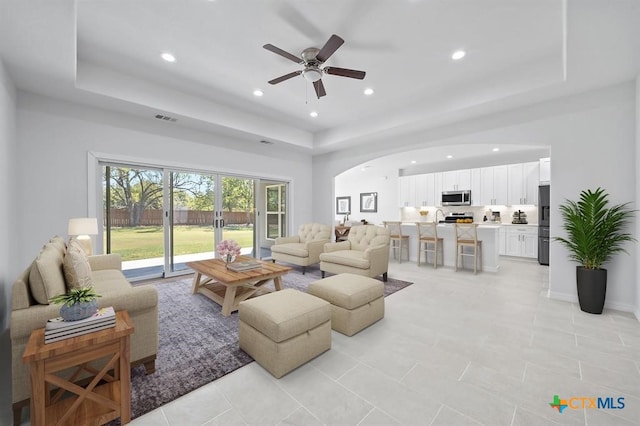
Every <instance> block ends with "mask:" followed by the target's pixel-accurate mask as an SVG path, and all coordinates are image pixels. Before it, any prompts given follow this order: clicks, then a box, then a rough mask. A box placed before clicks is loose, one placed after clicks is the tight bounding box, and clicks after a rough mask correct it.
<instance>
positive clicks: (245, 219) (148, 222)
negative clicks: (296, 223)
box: [104, 209, 253, 227]
mask: <svg viewBox="0 0 640 426" xmlns="http://www.w3.org/2000/svg"><path fill="white" fill-rule="evenodd" d="M104 213H105V215H104V218H105V221H106V220H107V219H106V218H107V215H106V211H105V212H104ZM162 215H163V213H162V210H158V209H154V210H150V209H148V210H145V211H144V212H142V217H141V219H140V223H139V224H137V226H162ZM222 218H223V219H224V222H225V225H246V224H248V223H253V213H248V214H247V213H246V212H222ZM173 222H174V223H175V224H176V225H194V226H203V225H212V224H213V212H212V211H205V210H176V211H174V212H173ZM111 226H116V227H127V226H133V224H132V222H131V217H130V214H129V210H126V209H111Z"/></svg>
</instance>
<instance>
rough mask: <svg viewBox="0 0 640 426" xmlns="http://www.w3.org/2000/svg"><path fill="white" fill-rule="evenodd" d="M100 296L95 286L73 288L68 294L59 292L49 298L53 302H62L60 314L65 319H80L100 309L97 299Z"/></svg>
mask: <svg viewBox="0 0 640 426" xmlns="http://www.w3.org/2000/svg"><path fill="white" fill-rule="evenodd" d="M98 297H102V296H100V295H99V294H98V293H96V291H95V289H94V288H93V286H87V287H78V288H72V289H71V290H69V292H68V293H66V294H59V295H57V296H54V297H52V298H51V299H49V301H50V302H51V303H56V304H60V303H62V306H61V307H60V316H61V317H62V318H63V319H64V320H65V321H78V320H81V319H84V318H88V317H90V316H91V315H93V314H95V313H96V312H97V311H98V302H97V301H96V299H97V298H98Z"/></svg>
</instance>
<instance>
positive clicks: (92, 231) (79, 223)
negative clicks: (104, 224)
mask: <svg viewBox="0 0 640 426" xmlns="http://www.w3.org/2000/svg"><path fill="white" fill-rule="evenodd" d="M67 234H69V235H98V219H96V218H95V217H77V218H73V219H69V229H68V230H67Z"/></svg>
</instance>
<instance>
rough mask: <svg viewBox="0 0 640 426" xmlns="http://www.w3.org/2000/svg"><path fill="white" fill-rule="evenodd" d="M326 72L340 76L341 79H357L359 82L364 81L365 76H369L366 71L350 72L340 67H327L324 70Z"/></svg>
mask: <svg viewBox="0 0 640 426" xmlns="http://www.w3.org/2000/svg"><path fill="white" fill-rule="evenodd" d="M324 72H326V73H327V74H331V75H338V76H340V77H349V78H357V79H358V80H362V79H363V78H364V76H365V75H366V74H367V73H366V72H364V71H358V70H350V69H348V68H338V67H326V68H325V69H324Z"/></svg>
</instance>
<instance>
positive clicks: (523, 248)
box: [503, 226, 538, 258]
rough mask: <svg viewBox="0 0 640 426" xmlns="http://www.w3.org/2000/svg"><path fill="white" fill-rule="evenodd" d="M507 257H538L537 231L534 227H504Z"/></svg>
mask: <svg viewBox="0 0 640 426" xmlns="http://www.w3.org/2000/svg"><path fill="white" fill-rule="evenodd" d="M503 228H504V229H505V230H506V235H505V236H506V248H505V254H506V255H507V256H518V257H530V258H537V257H538V229H537V228H536V227H534V226H528V227H527V226H513V227H512V226H504V227H503Z"/></svg>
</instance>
